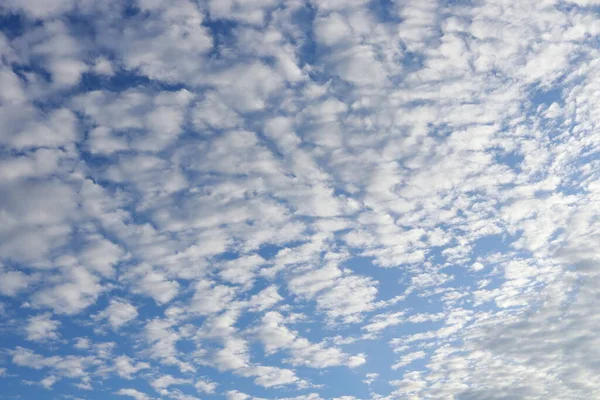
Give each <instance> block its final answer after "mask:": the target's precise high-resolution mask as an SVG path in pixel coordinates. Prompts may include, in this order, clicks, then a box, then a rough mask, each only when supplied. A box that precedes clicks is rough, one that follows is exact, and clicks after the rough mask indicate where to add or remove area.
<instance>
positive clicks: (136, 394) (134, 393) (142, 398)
mask: <svg viewBox="0 0 600 400" xmlns="http://www.w3.org/2000/svg"><path fill="white" fill-rule="evenodd" d="M115 394H117V395H119V396H127V397H131V398H133V399H135V400H150V397H148V395H147V394H145V393H142V392H140V391H139V390H136V389H119V390H118V391H116V392H115Z"/></svg>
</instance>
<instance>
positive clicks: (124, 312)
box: [95, 299, 138, 329]
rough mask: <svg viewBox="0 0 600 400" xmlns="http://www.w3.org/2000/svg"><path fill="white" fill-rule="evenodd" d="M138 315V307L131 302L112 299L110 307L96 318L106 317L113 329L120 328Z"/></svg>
mask: <svg viewBox="0 0 600 400" xmlns="http://www.w3.org/2000/svg"><path fill="white" fill-rule="evenodd" d="M137 316H138V311H137V308H136V307H135V306H134V305H132V304H131V303H129V302H127V301H124V300H119V299H111V300H110V304H109V305H108V307H106V308H105V309H104V310H103V311H101V312H100V313H98V315H96V317H95V319H97V320H103V319H106V320H107V321H108V323H109V324H110V326H111V327H112V328H113V329H119V328H120V327H121V326H123V325H125V324H127V323H129V322H130V321H132V320H134V319H135V318H136V317H137Z"/></svg>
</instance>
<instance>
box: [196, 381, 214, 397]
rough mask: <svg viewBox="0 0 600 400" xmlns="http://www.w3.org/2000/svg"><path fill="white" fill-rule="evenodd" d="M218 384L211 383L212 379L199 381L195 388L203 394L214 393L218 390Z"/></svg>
mask: <svg viewBox="0 0 600 400" xmlns="http://www.w3.org/2000/svg"><path fill="white" fill-rule="evenodd" d="M217 386H218V383H216V382H213V381H211V380H210V379H205V378H202V379H198V380H197V381H196V383H195V384H194V387H195V388H196V390H198V391H199V392H201V393H208V394H211V393H214V391H215V390H216V389H217Z"/></svg>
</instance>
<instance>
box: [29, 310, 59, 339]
mask: <svg viewBox="0 0 600 400" xmlns="http://www.w3.org/2000/svg"><path fill="white" fill-rule="evenodd" d="M59 326H60V322H59V321H56V320H53V319H52V314H50V313H45V314H39V315H35V316H33V317H30V318H29V321H28V322H27V326H26V327H25V332H26V333H27V340H31V341H33V342H43V341H50V340H54V339H58V338H59V337H60V335H59V333H58V332H57V330H58V328H59Z"/></svg>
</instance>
